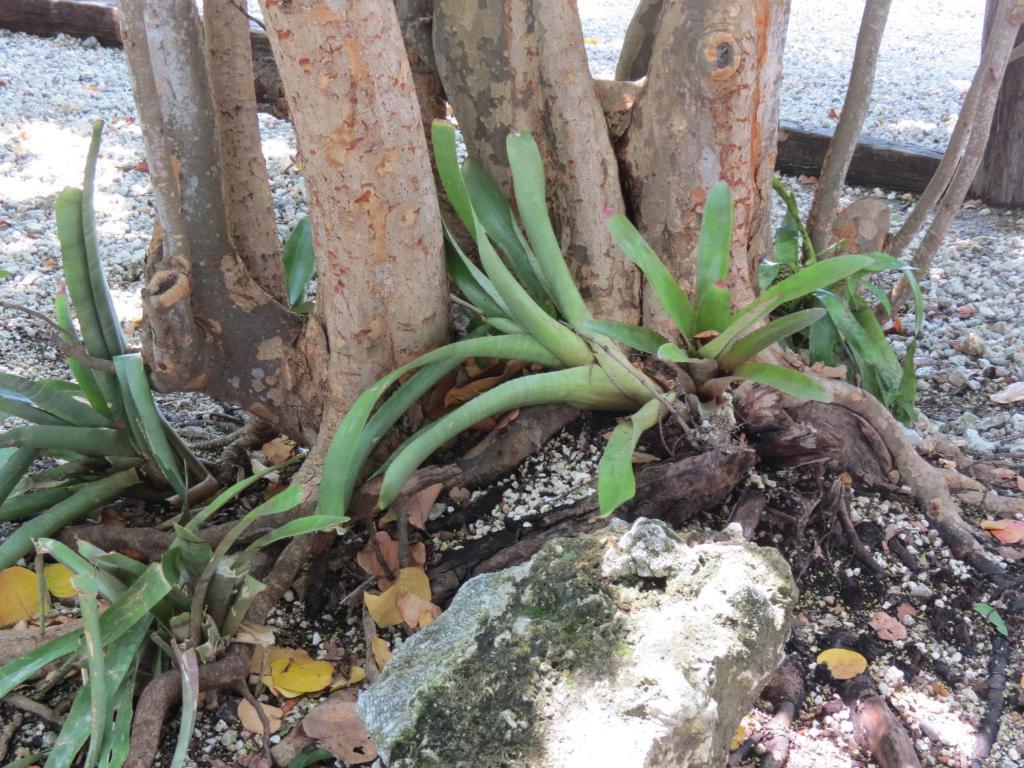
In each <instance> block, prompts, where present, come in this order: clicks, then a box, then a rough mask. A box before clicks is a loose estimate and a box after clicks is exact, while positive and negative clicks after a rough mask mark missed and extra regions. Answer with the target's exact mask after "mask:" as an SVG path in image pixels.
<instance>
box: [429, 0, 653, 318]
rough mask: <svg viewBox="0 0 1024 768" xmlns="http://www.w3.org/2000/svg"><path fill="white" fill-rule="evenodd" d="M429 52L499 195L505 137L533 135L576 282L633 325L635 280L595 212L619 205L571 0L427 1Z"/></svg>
mask: <svg viewBox="0 0 1024 768" xmlns="http://www.w3.org/2000/svg"><path fill="white" fill-rule="evenodd" d="M434 51H435V55H436V60H437V67H438V70H439V72H440V73H441V80H442V81H443V83H444V87H445V91H446V92H447V94H448V99H449V101H450V102H451V104H452V107H453V108H454V110H455V116H456V117H457V118H458V120H459V127H460V128H461V129H462V134H463V137H464V138H465V141H466V146H467V148H468V149H469V153H470V155H472V156H473V157H474V158H476V159H477V160H479V161H480V162H481V163H483V165H484V167H486V168H487V170H488V171H490V172H491V174H492V175H493V176H494V177H495V178H496V179H497V180H498V181H499V183H500V184H501V185H502V186H503V188H504V189H505V191H506V192H508V191H509V189H510V185H509V171H508V157H507V154H506V151H505V138H506V136H507V135H508V134H509V133H511V132H513V131H520V130H528V131H531V132H532V133H533V136H534V138H535V139H536V141H537V145H538V147H539V148H540V151H541V155H542V156H543V158H544V171H545V174H546V176H547V191H548V197H549V200H550V208H551V213H552V221H553V223H554V226H555V231H556V232H558V233H559V241H560V243H561V245H562V250H563V251H564V253H565V255H566V258H567V260H568V262H569V266H570V269H571V270H572V272H573V276H574V277H575V278H576V282H577V285H579V287H580V291H581V293H582V294H583V298H584V299H585V300H586V301H587V304H588V306H589V307H590V309H591V310H592V311H593V312H594V313H595V314H596V315H598V316H600V317H602V318H608V319H614V320H621V321H623V322H636V321H637V320H638V319H639V316H640V309H639V299H640V278H639V274H638V271H637V270H636V268H635V267H634V266H633V265H632V264H631V263H630V262H629V261H628V260H627V259H626V258H625V257H623V256H622V255H621V254H620V253H619V252H618V250H617V248H616V247H615V245H614V243H613V241H612V238H611V235H610V234H609V233H608V230H607V228H606V227H605V222H604V218H605V214H604V212H605V209H610V210H612V211H622V210H624V203H623V199H622V192H621V189H620V187H619V169H618V163H617V161H616V158H615V153H614V152H613V150H612V146H611V141H610V140H609V138H608V132H607V130H606V129H605V122H604V116H603V113H602V111H601V105H600V103H599V101H598V98H597V93H596V90H595V88H594V81H593V79H592V78H591V76H590V70H589V68H588V66H587V57H586V52H585V50H584V48H583V35H582V31H581V27H580V19H579V14H578V13H577V11H576V3H575V2H572V0H543V1H541V0H493V1H492V2H486V3H481V2H478V1H477V0H437V2H436V9H435V23H434Z"/></svg>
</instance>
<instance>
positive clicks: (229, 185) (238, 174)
mask: <svg viewBox="0 0 1024 768" xmlns="http://www.w3.org/2000/svg"><path fill="white" fill-rule="evenodd" d="M203 10H204V14H203V39H204V42H205V47H206V57H207V59H206V69H207V72H209V74H210V90H211V95H212V98H213V103H214V106H215V107H216V110H217V111H216V115H215V117H216V123H217V131H218V134H219V137H220V149H221V162H222V163H223V183H224V213H225V215H226V216H227V220H228V231H229V232H230V234H231V238H232V239H233V240H234V243H235V248H236V249H237V250H238V253H239V254H240V255H241V257H242V260H243V261H244V262H245V266H246V268H247V269H248V270H249V274H250V275H252V278H253V280H255V281H256V283H257V284H258V285H259V286H260V288H262V289H263V290H264V291H266V292H267V293H268V294H269V295H270V296H272V297H274V298H275V299H276V300H277V301H279V302H282V303H284V302H286V301H287V294H286V292H285V285H284V269H283V267H282V263H281V244H280V242H279V240H278V236H277V226H276V218H275V216H274V201H273V200H272V199H271V196H270V181H269V179H268V176H267V165H266V161H265V160H264V159H263V146H262V144H261V143H260V131H259V124H258V123H257V121H256V87H255V85H254V81H253V66H252V47H251V44H250V42H249V19H248V18H246V16H245V15H244V14H242V13H241V12H239V10H238V7H237V6H236V5H235V4H234V3H233V2H232V0H206V2H205V3H204V4H203Z"/></svg>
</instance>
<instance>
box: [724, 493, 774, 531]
mask: <svg viewBox="0 0 1024 768" xmlns="http://www.w3.org/2000/svg"><path fill="white" fill-rule="evenodd" d="M767 506H768V500H767V499H766V498H765V495H764V491H761V490H759V489H757V488H747V489H746V490H744V491H743V493H742V494H740V497H739V499H738V500H737V501H736V503H735V504H734V505H733V508H732V511H731V512H730V513H729V520H728V521H727V523H726V524H727V525H732V524H733V523H737V524H738V525H739V526H740V528H741V529H742V530H743V538H745V539H746V540H747V541H751V540H753V538H754V534H755V533H756V532H757V526H758V525H760V524H761V516H762V515H764V511H765V509H766V508H767Z"/></svg>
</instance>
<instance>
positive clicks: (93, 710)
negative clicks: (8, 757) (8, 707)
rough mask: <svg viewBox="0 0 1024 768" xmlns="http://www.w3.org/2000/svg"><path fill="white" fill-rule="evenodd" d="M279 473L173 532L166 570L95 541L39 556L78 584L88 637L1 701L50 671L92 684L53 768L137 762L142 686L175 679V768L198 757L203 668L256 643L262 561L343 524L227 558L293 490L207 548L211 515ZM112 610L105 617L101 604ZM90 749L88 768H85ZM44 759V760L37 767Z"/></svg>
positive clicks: (12, 677) (39, 651)
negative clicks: (194, 746) (56, 667)
mask: <svg viewBox="0 0 1024 768" xmlns="http://www.w3.org/2000/svg"><path fill="white" fill-rule="evenodd" d="M277 469H280V467H273V468H271V469H268V470H265V471H264V472H261V473H259V474H256V475H253V476H251V477H248V478H246V479H245V480H242V481H241V482H239V483H236V484H235V485H234V486H232V487H230V488H228V489H226V490H225V491H223V492H222V493H221V494H220V495H218V496H217V497H216V498H215V499H214V500H213V501H211V502H210V503H209V504H208V505H207V506H206V507H204V508H203V509H202V510H200V511H199V512H197V513H196V514H195V515H194V516H192V517H191V518H190V519H189V520H188V522H187V523H183V524H180V525H175V526H174V531H175V537H174V540H173V542H172V544H171V545H170V546H169V547H168V549H167V551H166V552H165V553H164V555H163V557H162V558H161V560H160V562H155V563H150V564H149V565H145V564H143V563H140V562H138V561H136V560H133V559H131V558H129V557H125V556H124V555H122V554H119V553H117V552H105V551H103V550H102V549H99V548H98V547H95V546H93V545H92V544H89V543H88V542H85V541H79V543H78V551H77V552H75V551H74V550H72V549H71V548H70V547H68V546H66V545H64V544H62V543H61V542H59V541H55V540H53V539H49V538H39V539H37V540H36V542H35V546H36V548H37V551H38V553H39V554H40V555H42V554H46V555H49V556H50V557H52V558H53V559H55V560H56V561H57V562H59V563H61V564H63V565H65V566H66V567H67V568H68V569H70V570H71V572H72V573H73V574H74V575H73V576H72V584H73V585H74V586H75V587H77V590H78V594H77V598H78V602H79V605H80V607H81V614H82V628H81V629H79V630H76V631H74V632H71V633H69V634H66V635H63V636H61V637H58V638H56V639H53V640H50V641H49V642H47V643H45V644H43V645H41V646H39V647H38V648H36V649H35V650H34V651H32V652H30V653H28V654H26V655H24V656H21V657H20V658H17V659H15V660H13V661H11V662H9V663H8V664H6V665H4V666H2V667H0V699H2V698H3V697H4V696H6V695H7V694H8V693H10V692H11V691H12V690H14V689H15V688H16V687H17V686H19V685H22V684H23V683H25V682H26V681H28V680H29V679H31V678H32V677H34V676H35V675H36V673H38V672H39V671H40V670H41V669H43V668H44V667H47V666H49V665H51V664H55V663H60V664H61V665H62V666H61V669H62V670H63V671H64V672H69V671H71V670H72V669H74V668H76V667H78V668H81V669H82V670H83V672H84V673H85V674H84V675H83V677H84V679H85V681H86V682H85V684H84V685H83V686H82V687H81V688H80V689H79V691H78V693H77V694H76V696H75V698H74V701H73V702H72V705H71V709H70V711H69V712H68V715H67V718H66V720H65V722H64V726H63V727H62V729H61V731H60V734H59V735H58V736H57V739H56V741H55V742H54V743H53V746H52V747H51V748H50V750H49V753H48V755H47V756H46V768H70V766H72V765H75V764H83V765H85V766H86V768H95V767H96V766H101V767H102V768H120V766H122V765H124V762H125V760H126V758H127V756H128V744H129V734H130V728H131V724H132V718H133V714H134V704H133V702H134V699H135V691H136V685H137V682H141V681H143V680H145V679H150V678H152V677H156V676H157V675H159V674H161V673H162V672H164V671H165V670H168V669H172V668H175V667H176V668H177V670H178V672H179V674H180V676H181V690H182V697H181V724H180V727H179V731H178V739H177V746H176V748H175V751H174V757H173V759H172V762H171V764H170V765H171V768H179V767H180V766H182V765H183V764H184V763H185V759H186V758H187V756H188V747H189V744H190V742H191V736H192V730H193V726H194V724H195V717H196V711H197V705H198V695H199V678H198V675H199V673H198V669H199V665H200V664H201V663H207V662H209V661H212V660H213V659H214V658H216V657H217V656H218V654H220V653H221V652H222V651H223V650H224V649H225V648H226V647H227V645H228V643H229V642H232V641H234V642H254V641H257V638H254V637H248V638H247V637H246V636H244V635H243V634H240V630H244V629H245V625H244V624H243V618H244V617H245V614H246V612H247V610H248V609H249V606H250V605H251V604H252V601H253V599H254V598H255V597H256V596H257V595H258V594H259V592H260V591H261V590H262V589H263V588H264V585H263V584H262V583H261V582H260V581H258V580H257V579H256V578H255V577H254V576H253V575H252V574H251V573H250V568H251V565H252V562H253V557H254V555H255V554H256V553H257V552H258V551H259V550H261V549H262V548H264V547H266V546H269V545H270V544H273V543H275V542H278V541H281V540H284V539H289V538H291V537H294V536H301V535H303V534H307V533H314V532H317V531H324V530H329V529H332V528H337V527H338V526H340V525H341V524H342V522H344V519H343V518H341V517H339V516H321V515H307V516H304V517H300V518H298V519H295V520H293V521H291V522H289V523H286V524H285V525H282V526H280V527H278V528H276V529H273V530H271V531H269V532H268V533H266V534H264V535H263V536H261V537H260V538H258V539H257V540H255V541H253V542H252V543H250V544H248V546H246V547H244V548H242V549H240V550H238V551H236V552H235V553H232V554H228V552H229V550H230V549H231V548H232V546H233V545H234V544H235V543H237V542H238V540H239V538H240V537H241V536H242V535H243V534H244V533H245V532H246V530H247V529H248V528H249V527H250V526H251V525H252V524H253V523H255V522H257V521H258V520H260V519H262V518H267V517H269V516H271V515H277V514H281V513H284V512H287V511H289V510H291V509H293V508H294V507H295V506H296V505H298V504H299V503H300V501H301V497H302V488H301V487H300V486H293V487H290V488H288V489H286V490H284V491H282V492H281V493H279V494H277V495H276V496H273V497H272V498H270V499H269V500H267V501H265V502H263V503H262V504H260V505H259V506H257V507H255V508H254V509H252V510H251V511H250V512H248V513H247V514H246V515H245V516H244V517H242V518H241V519H240V520H238V522H237V523H235V525H234V526H233V527H232V528H231V530H230V531H229V533H228V534H227V535H226V536H225V538H224V539H223V540H222V541H221V542H220V543H219V544H218V545H217V547H216V548H211V546H210V545H209V544H208V543H207V542H206V541H205V540H204V539H203V538H202V537H201V536H199V529H200V526H202V525H203V524H204V523H205V522H206V521H207V520H209V519H210V518H211V516H212V515H213V514H215V513H216V512H218V511H219V510H221V509H222V508H223V507H224V506H225V505H227V504H228V503H229V502H231V501H233V500H234V499H235V498H236V497H237V496H238V495H239V494H240V493H242V492H243V491H245V490H246V489H247V488H248V487H249V486H251V485H252V484H253V483H255V482H257V481H258V480H260V479H261V478H263V477H264V476H265V475H267V474H268V473H269V472H272V471H275V470H277ZM100 598H102V599H103V600H105V601H107V602H108V603H109V607H108V608H107V609H106V610H105V611H103V612H102V613H99V611H98V600H99V599H100ZM86 744H88V748H87V749H86V754H85V761H84V763H78V762H77V761H78V760H79V756H80V753H81V752H82V750H83V747H85V746H86ZM36 759H37V760H38V759H39V756H37V757H36Z"/></svg>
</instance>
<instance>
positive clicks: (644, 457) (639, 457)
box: [630, 451, 661, 464]
mask: <svg viewBox="0 0 1024 768" xmlns="http://www.w3.org/2000/svg"><path fill="white" fill-rule="evenodd" d="M630 461H631V462H632V463H633V464H651V463H653V462H655V461H661V459H659V458H658V457H657V456H655V455H654V454H652V453H645V452H644V451H633V457H632V458H631V459H630Z"/></svg>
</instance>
